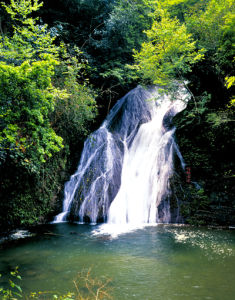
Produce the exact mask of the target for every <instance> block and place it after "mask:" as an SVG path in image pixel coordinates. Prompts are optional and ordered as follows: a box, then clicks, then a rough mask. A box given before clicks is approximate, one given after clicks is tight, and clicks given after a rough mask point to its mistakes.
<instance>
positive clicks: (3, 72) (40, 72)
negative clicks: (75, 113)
mask: <svg viewBox="0 0 235 300" xmlns="http://www.w3.org/2000/svg"><path fill="white" fill-rule="evenodd" d="M3 6H4V7H5V9H6V10H7V12H8V13H9V14H10V15H11V18H12V21H16V22H17V23H18V24H17V25H14V26H13V35H12V36H11V37H6V36H3V35H2V36H1V39H0V55H1V56H2V57H3V58H4V59H3V60H4V61H1V62H0V95H1V96H0V103H1V106H0V107H1V111H0V117H1V123H0V126H1V135H0V143H1V152H2V157H6V155H10V156H11V157H12V159H15V160H16V161H17V163H18V164H19V165H21V166H25V167H27V168H28V170H29V171H30V172H37V171H38V168H39V166H40V163H41V162H45V161H46V159H47V158H48V157H51V156H52V153H54V152H57V151H59V150H60V149H61V148H62V147H63V145H62V138H61V137H59V136H58V135H56V133H55V131H54V130H53V129H52V128H51V126H50V121H49V114H50V112H51V111H53V109H54V104H55V99H56V96H57V94H58V93H59V94H60V97H66V96H67V94H66V93H62V92H61V91H59V90H57V89H55V88H54V87H53V86H52V83H51V78H52V76H53V75H54V68H55V66H56V65H57V64H58V61H57V60H56V56H57V55H56V53H57V52H58V51H57V48H56V47H55V46H54V45H53V43H52V42H53V38H52V39H51V37H50V34H49V33H47V32H46V27H40V26H38V25H37V24H36V19H33V18H30V17H29V16H28V15H29V14H31V13H32V12H33V11H36V10H38V9H39V7H40V6H41V4H38V1H32V0H28V1H23V2H22V1H13V0H12V1H11V4H10V5H9V6H7V5H5V4H3Z"/></svg>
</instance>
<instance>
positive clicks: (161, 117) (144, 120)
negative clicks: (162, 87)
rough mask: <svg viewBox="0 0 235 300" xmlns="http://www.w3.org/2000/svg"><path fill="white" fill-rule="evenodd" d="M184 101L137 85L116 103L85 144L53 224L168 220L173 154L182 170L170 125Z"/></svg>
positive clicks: (181, 94)
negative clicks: (61, 209) (60, 209)
mask: <svg viewBox="0 0 235 300" xmlns="http://www.w3.org/2000/svg"><path fill="white" fill-rule="evenodd" d="M186 98H187V94H186V92H185V91H184V90H181V91H180V92H178V93H177V96H176V99H174V100H173V101H172V100H171V99H170V97H168V96H167V95H166V94H162V93H160V92H159V89H158V88H156V87H154V88H150V89H144V88H142V87H140V86H138V87H137V88H135V89H134V90H132V91H130V92H129V93H128V94H127V95H126V96H124V97H123V98H122V99H120V100H119V101H118V102H117V103H116V105H115V106H114V107H113V109H112V110H111V112H110V113H109V115H108V116H107V118H106V120H105V121H104V123H103V124H102V126H101V127H100V128H99V129H98V130H97V131H95V132H94V133H93V134H91V135H90V136H89V137H88V139H87V140H86V141H85V144H84V150H83V152H82V155H81V160H80V163H79V166H78V169H77V171H76V173H75V174H74V175H72V176H71V178H70V180H69V181H68V182H67V183H66V184H65V190H64V202H63V212H62V213H60V214H59V215H57V216H56V217H55V220H54V222H63V221H66V220H67V219H70V220H74V221H80V222H86V221H89V222H91V223H96V222H100V221H107V222H108V224H120V225H121V224H130V225H134V226H137V225H138V224H146V223H150V224H153V223H156V222H157V223H159V222H161V223H162V222H163V223H168V222H171V221H172V220H171V213H170V200H169V197H170V194H171V191H170V188H169V179H170V178H171V176H172V175H173V171H174V156H175V155H177V156H178V157H179V160H180V162H181V165H182V167H183V168H184V161H183V158H182V155H181V154H180V151H179V149H178V146H177V144H176V142H175V140H174V132H175V128H174V127H173V126H172V124H171V121H172V118H173V117H174V116H175V115H176V114H177V113H178V112H180V111H182V110H183V109H184V108H185V106H186Z"/></svg>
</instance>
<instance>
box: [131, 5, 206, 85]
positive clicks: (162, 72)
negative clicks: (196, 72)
mask: <svg viewBox="0 0 235 300" xmlns="http://www.w3.org/2000/svg"><path fill="white" fill-rule="evenodd" d="M153 17H154V21H153V24H152V28H151V29H150V30H147V31H146V34H147V37H148V41H147V42H144V43H143V44H142V48H141V50H140V51H139V52H138V51H135V54H134V58H135V60H136V63H137V65H136V67H137V69H138V70H139V71H140V72H141V73H142V74H143V77H144V79H147V80H148V81H151V82H153V83H154V84H160V85H167V84H168V85H169V84H170V83H171V82H172V81H173V80H175V79H177V80H182V79H183V78H184V75H185V74H186V73H188V72H190V71H191V66H192V65H193V64H195V63H196V62H197V61H199V60H201V59H202V58H203V50H201V51H197V50H196V45H195V41H194V40H193V38H192V36H191V34H189V33H188V32H187V28H186V26H185V24H181V23H180V22H179V20H178V19H177V18H176V17H175V18H173V19H172V18H171V17H170V15H169V13H168V11H167V10H166V9H163V8H162V7H161V6H158V7H157V8H156V9H155V12H154V14H153Z"/></svg>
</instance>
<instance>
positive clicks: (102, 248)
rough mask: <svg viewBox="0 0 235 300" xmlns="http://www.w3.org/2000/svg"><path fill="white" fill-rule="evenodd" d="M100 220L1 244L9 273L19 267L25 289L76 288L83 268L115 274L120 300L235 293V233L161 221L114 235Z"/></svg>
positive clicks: (224, 298) (0, 259)
mask: <svg viewBox="0 0 235 300" xmlns="http://www.w3.org/2000/svg"><path fill="white" fill-rule="evenodd" d="M97 227H98V226H89V225H77V224H68V223H63V224H52V225H47V226H43V227H40V232H37V233H36V235H35V236H34V237H31V238H27V239H22V240H18V241H14V242H11V243H8V244H7V245H4V246H1V248H0V273H2V274H3V275H4V276H3V279H1V280H2V283H4V278H6V276H7V275H6V274H8V273H9V271H10V270H12V269H14V267H15V266H19V270H20V273H21V275H22V277H23V281H22V283H21V286H22V287H23V289H24V291H25V292H30V291H39V290H40V291H43V290H51V291H59V292H66V291H68V290H72V289H73V283H72V280H73V278H74V277H75V276H76V274H77V273H78V272H79V271H81V270H88V269H89V268H92V275H93V276H95V277H99V278H101V277H102V278H103V277H104V276H105V277H106V278H111V279H112V282H111V287H112V289H113V292H112V294H113V297H114V299H118V300H125V299H138V300H158V299H161V300H165V299H166V300H171V299H172V300H183V299H185V300H189V299H217V300H231V299H234V297H235V285H234V282H235V233H234V232H232V231H222V230H209V229H198V228H191V227H185V226H169V225H158V226H153V227H146V228H143V229H139V230H135V231H132V232H129V233H126V234H122V235H119V236H118V237H116V238H112V237H111V236H109V235H94V234H93V232H94V230H96V229H97Z"/></svg>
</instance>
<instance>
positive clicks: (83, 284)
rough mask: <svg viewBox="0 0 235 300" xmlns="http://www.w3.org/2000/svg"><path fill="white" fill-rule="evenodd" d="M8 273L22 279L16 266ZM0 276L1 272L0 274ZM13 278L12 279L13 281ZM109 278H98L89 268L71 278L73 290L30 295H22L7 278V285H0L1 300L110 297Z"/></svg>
mask: <svg viewBox="0 0 235 300" xmlns="http://www.w3.org/2000/svg"><path fill="white" fill-rule="evenodd" d="M10 275H11V276H13V277H14V279H15V280H22V278H21V276H20V275H19V272H18V267H17V268H16V269H15V270H14V271H13V272H10ZM0 277H1V274H0ZM15 280H14V281H15ZM110 281H111V280H110V279H98V278H94V277H93V276H92V275H91V269H89V270H88V271H86V270H82V271H81V272H79V273H78V275H77V276H76V278H74V279H73V283H74V291H72V292H68V293H65V294H60V293H57V292H55V291H54V292H52V291H40V292H37V293H36V292H31V293H30V295H24V294H23V291H22V289H21V287H20V286H19V285H18V284H16V283H15V282H13V281H12V280H11V279H9V287H8V288H2V287H0V296H1V299H2V300H19V299H22V298H23V297H24V298H25V299H35V300H40V299H51V300H53V299H58V300H70V299H74V300H101V299H112V297H111V295H110V292H111V288H110V286H109V284H110Z"/></svg>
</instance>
